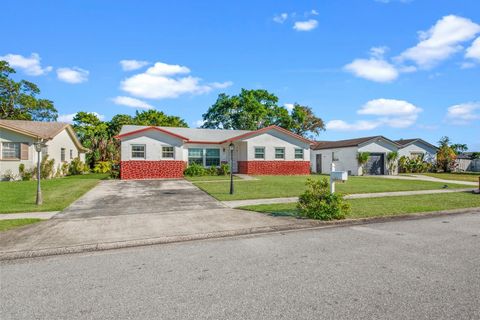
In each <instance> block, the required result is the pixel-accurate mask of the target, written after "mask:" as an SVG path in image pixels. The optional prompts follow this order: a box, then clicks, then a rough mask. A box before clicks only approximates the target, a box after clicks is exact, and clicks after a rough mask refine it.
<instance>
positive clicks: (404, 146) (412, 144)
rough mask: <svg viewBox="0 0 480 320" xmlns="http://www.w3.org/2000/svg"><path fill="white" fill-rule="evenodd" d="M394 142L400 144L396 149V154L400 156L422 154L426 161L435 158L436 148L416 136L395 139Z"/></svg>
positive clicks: (431, 160)
mask: <svg viewBox="0 0 480 320" xmlns="http://www.w3.org/2000/svg"><path fill="white" fill-rule="evenodd" d="M395 142H396V143H398V144H399V145H400V148H399V149H398V155H399V156H400V157H402V156H406V157H412V156H421V155H423V159H424V160H425V161H428V162H433V161H435V159H436V158H437V150H438V148H437V147H435V146H434V145H432V144H430V143H428V142H427V141H425V140H422V139H419V138H416V139H401V140H395Z"/></svg>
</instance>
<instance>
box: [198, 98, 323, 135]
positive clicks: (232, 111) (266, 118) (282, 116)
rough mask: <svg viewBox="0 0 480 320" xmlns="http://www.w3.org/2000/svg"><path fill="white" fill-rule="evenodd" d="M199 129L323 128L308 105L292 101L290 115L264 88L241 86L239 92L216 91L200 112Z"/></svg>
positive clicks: (315, 131) (311, 131)
mask: <svg viewBox="0 0 480 320" xmlns="http://www.w3.org/2000/svg"><path fill="white" fill-rule="evenodd" d="M203 120H204V124H203V126H202V127H203V128H213V129H218V128H223V129H237V130H258V129H261V128H264V127H267V126H270V125H277V126H279V127H282V128H285V129H287V130H291V131H293V132H295V133H297V134H300V135H303V136H308V135H309V134H318V133H319V132H320V131H321V130H324V124H323V121H322V119H320V118H318V117H316V116H315V115H314V114H313V111H312V109H311V108H309V107H307V106H301V105H299V104H295V106H294V109H293V111H292V114H289V112H288V110H287V109H286V108H284V107H282V106H279V105H278V97H277V96H276V95H274V94H273V93H270V92H268V91H266V90H247V89H242V90H241V92H240V94H239V95H233V96H229V95H226V94H225V93H222V94H219V95H218V98H217V101H216V102H215V103H214V104H213V105H212V106H211V107H210V108H209V109H208V111H207V112H206V113H205V114H203Z"/></svg>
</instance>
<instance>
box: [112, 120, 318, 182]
mask: <svg viewBox="0 0 480 320" xmlns="http://www.w3.org/2000/svg"><path fill="white" fill-rule="evenodd" d="M117 138H118V139H119V140H120V142H121V164H120V177H121V178H122V179H155V178H180V177H182V176H183V171H184V169H185V168H186V167H187V166H188V164H191V163H198V164H200V165H202V166H204V167H211V166H219V165H220V164H221V163H230V160H232V164H233V172H235V173H244V174H256V175H261V174H272V175H298V174H309V173H310V144H311V141H310V140H308V139H305V138H303V137H301V136H299V135H296V134H293V133H292V132H290V131H288V130H285V129H282V128H280V127H277V126H270V127H267V128H263V129H260V130H256V131H247V130H220V129H192V128H175V127H146V126H132V125H125V126H123V127H122V129H121V131H120V134H119V135H118V136H117ZM230 146H232V148H233V158H232V159H231V156H230V154H231V151H230Z"/></svg>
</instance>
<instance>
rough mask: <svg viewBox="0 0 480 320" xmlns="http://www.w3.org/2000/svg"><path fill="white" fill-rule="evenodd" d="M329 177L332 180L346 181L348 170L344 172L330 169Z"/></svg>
mask: <svg viewBox="0 0 480 320" xmlns="http://www.w3.org/2000/svg"><path fill="white" fill-rule="evenodd" d="M330 179H331V180H332V181H347V180H348V172H346V171H332V172H331V173H330Z"/></svg>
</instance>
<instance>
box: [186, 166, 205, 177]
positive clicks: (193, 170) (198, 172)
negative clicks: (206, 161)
mask: <svg viewBox="0 0 480 320" xmlns="http://www.w3.org/2000/svg"><path fill="white" fill-rule="evenodd" d="M206 171H207V170H206V169H205V168H204V167H203V166H201V165H199V164H198V163H192V164H190V165H188V167H187V168H186V169H185V170H184V171H183V174H184V175H186V176H189V177H199V176H204V175H205V174H206Z"/></svg>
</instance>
